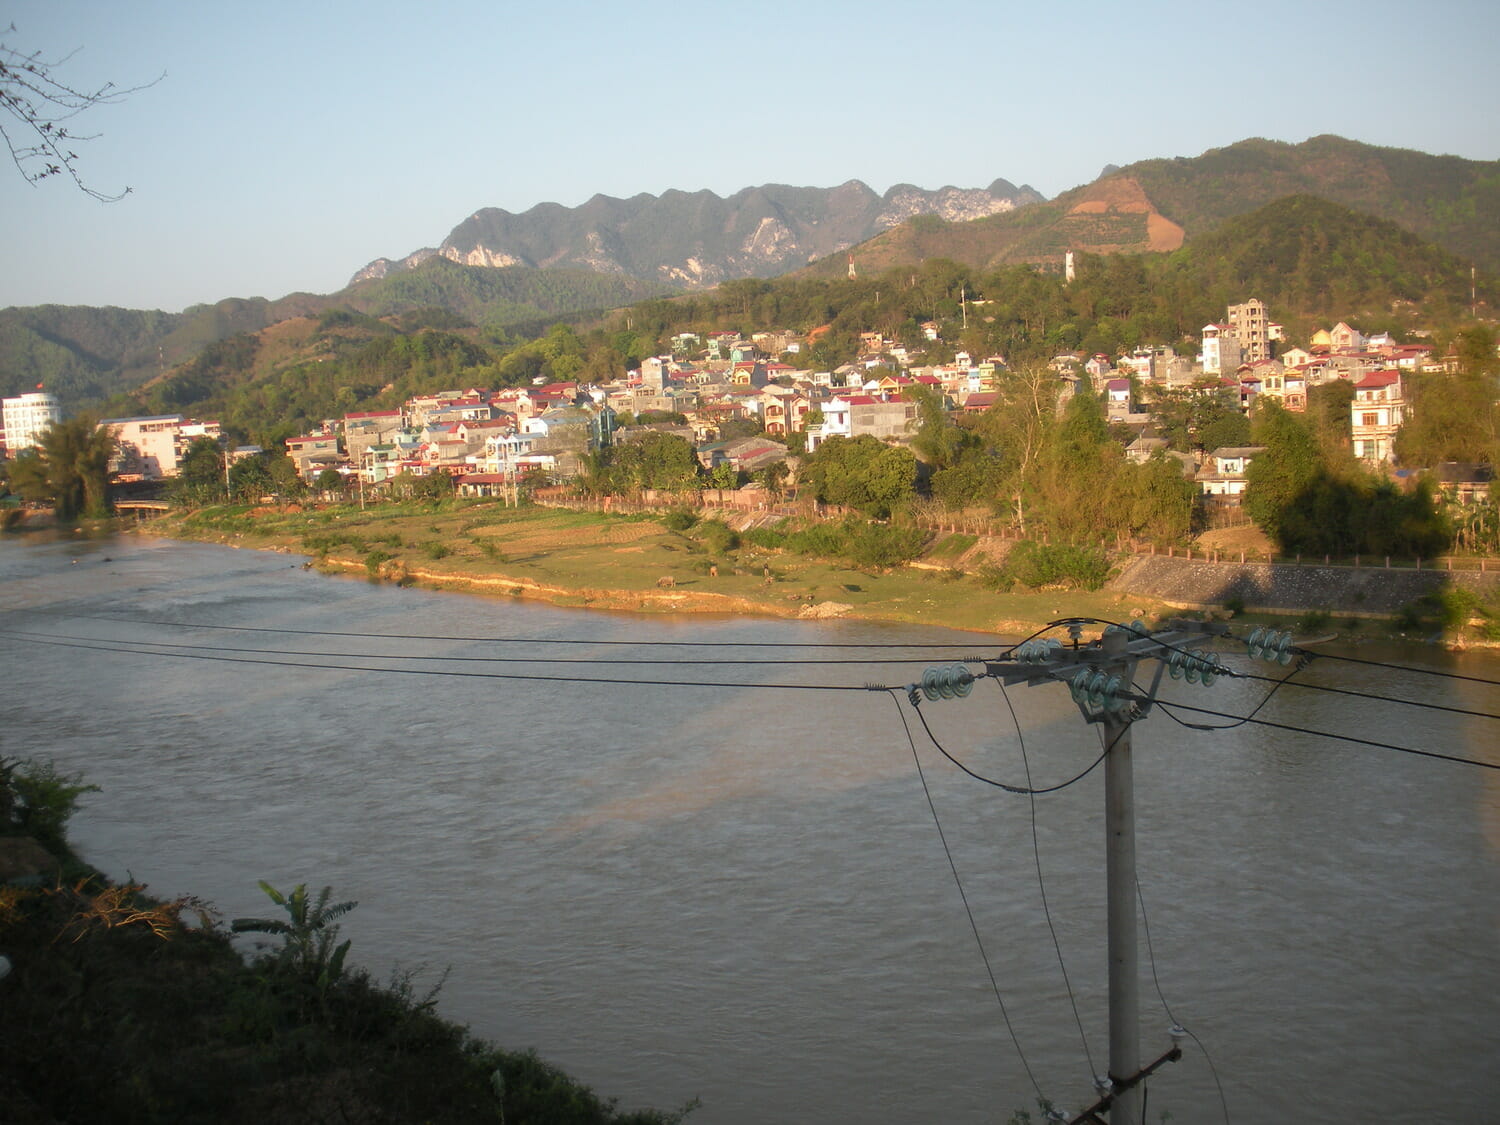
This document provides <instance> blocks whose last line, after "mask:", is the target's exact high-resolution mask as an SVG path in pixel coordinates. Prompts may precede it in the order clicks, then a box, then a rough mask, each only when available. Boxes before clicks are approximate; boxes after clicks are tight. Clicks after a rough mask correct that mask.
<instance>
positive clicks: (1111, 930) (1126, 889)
mask: <svg viewBox="0 0 1500 1125" xmlns="http://www.w3.org/2000/svg"><path fill="white" fill-rule="evenodd" d="M1067 624H1068V626H1069V630H1070V632H1071V633H1072V634H1073V644H1072V647H1069V648H1065V647H1063V646H1062V645H1061V644H1059V643H1058V642H1056V641H1028V642H1026V643H1025V644H1022V645H1019V646H1017V648H1016V649H1015V650H1014V651H1013V652H1012V653H1011V659H1009V660H1003V661H995V662H993V663H991V662H986V663H985V670H986V672H987V674H988V675H990V676H993V677H995V678H997V679H999V680H1000V681H1001V682H1002V683H1003V684H1006V685H1010V684H1018V683H1024V684H1028V685H1032V686H1035V685H1037V684H1050V683H1057V682H1059V681H1062V682H1065V683H1067V684H1068V685H1069V687H1070V689H1071V691H1072V694H1073V699H1074V701H1075V702H1076V703H1077V704H1078V708H1079V710H1080V711H1081V712H1082V713H1083V717H1084V719H1085V721H1087V722H1090V723H1099V724H1101V725H1102V727H1103V730H1104V746H1105V753H1104V836H1105V873H1106V889H1107V903H1106V908H1105V913H1106V921H1107V927H1108V951H1109V1074H1108V1075H1107V1076H1105V1075H1100V1076H1096V1078H1095V1085H1096V1087H1097V1088H1098V1090H1099V1093H1100V1098H1099V1100H1098V1101H1097V1102H1096V1103H1095V1104H1094V1105H1092V1106H1090V1107H1089V1108H1088V1109H1085V1110H1083V1111H1082V1112H1081V1113H1080V1114H1079V1115H1078V1116H1076V1117H1074V1118H1072V1119H1071V1120H1072V1121H1074V1122H1100V1121H1102V1120H1103V1119H1102V1118H1101V1117H1100V1116H1099V1114H1101V1113H1106V1112H1107V1113H1108V1114H1109V1125H1142V1123H1141V1103H1142V1092H1141V1081H1142V1080H1143V1079H1144V1078H1146V1077H1147V1076H1148V1075H1150V1074H1151V1073H1152V1072H1153V1071H1155V1070H1156V1069H1157V1068H1158V1067H1159V1066H1161V1065H1162V1064H1164V1063H1167V1062H1173V1061H1176V1060H1177V1059H1178V1058H1181V1056H1182V1052H1181V1049H1180V1048H1179V1047H1178V1046H1177V1044H1176V1043H1175V1042H1174V1043H1173V1046H1172V1049H1171V1050H1169V1051H1168V1052H1166V1053H1165V1054H1163V1055H1162V1056H1161V1057H1160V1058H1158V1059H1156V1060H1155V1061H1153V1062H1151V1063H1150V1064H1149V1065H1146V1066H1144V1067H1143V1066H1142V1065H1141V1043H1140V959H1139V955H1138V950H1137V941H1138V930H1137V923H1136V871H1135V779H1134V766H1133V760H1132V753H1133V749H1132V745H1131V731H1130V728H1131V724H1133V723H1134V722H1135V721H1136V720H1137V719H1141V718H1144V717H1145V716H1146V715H1147V714H1148V713H1149V712H1150V710H1151V705H1152V704H1153V703H1154V702H1155V699H1156V690H1157V688H1158V686H1160V684H1161V678H1162V674H1163V673H1164V672H1165V671H1167V670H1168V668H1169V667H1170V668H1171V672H1172V676H1173V678H1174V679H1175V678H1177V677H1179V676H1185V677H1186V679H1187V680H1188V682H1189V683H1199V682H1201V683H1203V684H1205V685H1207V684H1211V683H1213V681H1214V678H1215V677H1216V676H1218V675H1219V674H1221V673H1222V672H1223V668H1222V667H1221V666H1220V665H1219V664H1218V662H1217V660H1215V658H1213V657H1212V656H1210V655H1208V654H1206V653H1204V652H1203V651H1202V650H1201V649H1189V648H1188V646H1189V645H1194V644H1198V643H1201V642H1203V641H1205V640H1207V639H1209V638H1210V637H1211V636H1214V635H1218V634H1223V633H1226V632H1227V631H1228V629H1227V627H1226V626H1223V625H1217V626H1215V625H1203V624H1200V623H1198V622H1190V621H1173V622H1170V623H1169V625H1168V627H1167V629H1166V630H1164V631H1162V632H1159V633H1152V632H1150V631H1148V630H1147V629H1146V627H1145V625H1143V624H1142V623H1140V622H1135V623H1134V624H1132V625H1131V626H1129V627H1125V626H1110V627H1109V628H1108V629H1106V630H1105V633H1104V636H1103V637H1102V638H1100V640H1098V641H1095V642H1092V643H1090V644H1088V645H1084V646H1080V644H1079V635H1080V633H1081V628H1082V624H1084V623H1082V622H1069V623H1067ZM1146 658H1150V659H1154V660H1156V661H1157V662H1158V663H1157V669H1156V674H1155V676H1154V678H1153V679H1152V681H1151V685H1150V687H1149V688H1148V689H1147V690H1146V693H1145V694H1144V695H1141V694H1138V693H1137V692H1136V691H1135V689H1134V687H1133V685H1134V683H1135V672H1136V665H1137V663H1138V662H1139V661H1140V660H1142V659H1146ZM1174 1034H1175V1032H1174Z"/></svg>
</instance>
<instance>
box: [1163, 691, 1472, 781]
mask: <svg viewBox="0 0 1500 1125" xmlns="http://www.w3.org/2000/svg"><path fill="white" fill-rule="evenodd" d="M1156 706H1158V707H1160V708H1161V709H1162V711H1163V713H1164V714H1166V715H1167V717H1168V718H1170V719H1173V720H1174V721H1176V722H1178V723H1181V725H1183V726H1185V727H1189V728H1190V729H1194V730H1224V729H1227V728H1225V727H1211V726H1204V725H1201V724H1196V723H1187V722H1183V720H1182V719H1179V718H1177V716H1175V715H1173V714H1172V711H1173V709H1176V710H1181V711H1193V712H1196V713H1198V714H1200V715H1214V716H1216V717H1218V718H1220V719H1235V720H1237V722H1235V723H1233V724H1231V725H1232V726H1239V725H1240V723H1254V724H1255V725H1256V726H1262V727H1273V728H1275V729H1276V730H1284V731H1291V732H1292V733H1293V734H1311V735H1315V736H1317V737H1319V738H1333V739H1337V740H1338V741H1340V742H1352V743H1355V744H1356V745H1359V746H1371V747H1374V748H1375V749H1377V750H1395V751H1397V752H1398V753H1401V754H1415V755H1417V756H1418V757H1422V758H1436V759H1438V760H1439V761H1444V762H1457V763H1458V764H1460V765H1465V766H1481V767H1483V768H1484V769H1488V770H1500V762H1481V761H1479V760H1478V759H1476V758H1462V757H1459V756H1458V755H1456V754H1439V753H1438V752H1437V751H1436V750H1418V749H1416V748H1415V747H1411V746H1397V745H1395V744H1394V743H1390V742H1376V741H1374V740H1373V739H1369V738H1356V737H1354V735H1352V734H1334V733H1333V732H1332V731H1326V730H1311V729H1309V728H1308V727H1298V726H1292V725H1291V724H1289V723H1273V722H1272V721H1271V720H1270V719H1256V718H1252V717H1250V716H1249V715H1244V716H1241V715H1230V714H1228V713H1226V712H1224V711H1212V710H1209V709H1208V708H1206V707H1190V706H1189V705H1188V704H1186V703H1167V702H1165V701H1163V700H1160V699H1158V700H1157V701H1156Z"/></svg>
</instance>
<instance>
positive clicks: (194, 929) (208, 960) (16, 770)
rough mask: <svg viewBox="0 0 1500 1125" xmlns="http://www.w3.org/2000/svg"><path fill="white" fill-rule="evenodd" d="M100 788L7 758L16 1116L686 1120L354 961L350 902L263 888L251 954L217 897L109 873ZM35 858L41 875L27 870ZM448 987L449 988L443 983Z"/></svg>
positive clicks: (413, 983)
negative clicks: (85, 820)
mask: <svg viewBox="0 0 1500 1125" xmlns="http://www.w3.org/2000/svg"><path fill="white" fill-rule="evenodd" d="M91 791H94V790H93V787H91V786H88V785H86V784H85V783H84V782H83V781H82V780H81V779H80V778H78V777H73V776H68V775H65V774H61V773H59V772H58V771H56V770H55V769H53V768H52V767H50V766H48V765H46V764H44V763H35V762H26V761H16V760H14V759H0V856H3V857H4V860H5V864H6V868H7V869H6V871H5V873H4V878H3V879H0V952H3V953H4V955H5V956H6V957H8V958H9V960H10V962H11V963H12V966H13V967H12V970H11V972H10V973H9V974H8V976H6V977H4V978H0V1001H3V1013H4V1014H3V1016H0V1048H3V1049H0V1105H3V1106H4V1107H5V1108H4V1114H3V1116H4V1118H5V1120H6V1121H7V1122H10V1123H11V1125H44V1123H46V1125H51V1123H53V1122H58V1121H112V1122H174V1123H175V1122H215V1123H230V1125H233V1123H238V1122H243V1123H246V1125H249V1123H251V1122H255V1123H263V1122H283V1121H284V1122H293V1121H295V1122H304V1121H346V1122H354V1121H357V1122H370V1123H384V1122H408V1121H410V1122H417V1121H443V1122H455V1123H458V1122H481V1121H482V1122H495V1121H506V1122H510V1123H512V1125H516V1123H520V1122H540V1123H545V1125H596V1123H598V1125H604V1123H612V1125H671V1123H675V1122H678V1121H681V1120H682V1118H683V1117H684V1116H685V1115H686V1113H687V1112H688V1110H689V1109H690V1108H691V1107H690V1106H689V1107H685V1108H684V1109H683V1110H681V1111H678V1112H671V1113H668V1112H661V1111H657V1110H650V1109H647V1110H637V1111H623V1110H620V1109H618V1108H617V1107H616V1106H615V1105H614V1103H612V1102H610V1101H607V1100H605V1099H603V1098H600V1097H599V1096H598V1095H596V1094H594V1093H593V1092H592V1091H591V1090H589V1089H588V1088H586V1087H584V1086H582V1085H580V1084H579V1083H577V1082H576V1081H574V1080H573V1079H571V1078H569V1077H568V1076H567V1075H566V1074H564V1073H563V1072H562V1071H560V1070H558V1069H557V1068H556V1067H554V1066H552V1065H550V1064H549V1063H547V1062H545V1061H544V1060H542V1059H540V1058H538V1057H537V1056H536V1055H535V1054H534V1053H531V1052H525V1051H511V1050H504V1049H501V1048H499V1047H497V1046H495V1045H494V1044H491V1043H487V1042H484V1041H482V1040H479V1039H476V1038H474V1037H473V1036H471V1035H470V1034H469V1033H468V1032H467V1031H466V1030H465V1029H464V1028H462V1027H459V1026H457V1025H455V1024H452V1023H449V1022H447V1021H446V1020H443V1019H441V1018H440V1017H438V1016H437V1015H436V1013H435V1011H434V1006H435V1003H436V1000H437V994H438V987H437V986H436V985H434V986H431V987H427V988H421V987H419V985H418V983H417V980H416V978H415V975H414V974H413V973H411V972H397V973H395V974H393V975H392V977H391V978H390V979H389V980H388V981H386V982H383V983H382V982H380V981H377V980H376V979H375V978H374V977H373V976H372V975H371V974H370V973H369V972H368V971H367V970H365V969H362V968H358V967H355V966H353V965H352V964H351V963H349V962H347V961H346V956H347V955H348V953H349V949H350V945H351V942H350V941H349V940H343V941H340V940H339V938H340V934H339V928H340V920H341V918H342V916H343V915H345V914H347V913H348V912H349V911H350V910H352V909H353V907H354V903H352V902H348V903H330V902H329V898H330V892H329V891H328V889H326V888H325V889H324V890H323V891H322V892H321V893H316V894H309V892H308V890H307V888H306V887H305V886H299V887H297V888H295V889H294V890H292V891H290V892H289V893H286V894H283V893H282V892H280V891H278V890H276V889H275V888H273V887H270V886H269V885H268V884H265V883H262V884H261V886H262V888H263V889H264V890H265V891H266V894H267V895H268V896H269V898H270V900H271V904H272V905H273V906H275V907H278V908H280V911H281V914H282V916H280V917H275V916H273V917H271V918H248V919H238V920H236V921H235V922H234V924H233V930H234V931H241V932H258V933H263V934H268V935H270V936H271V937H272V938H273V939H279V942H278V941H273V942H272V943H271V944H270V945H269V946H267V947H262V948H261V949H260V950H259V951H258V952H257V953H256V954H255V955H253V956H252V957H250V958H249V959H248V960H247V959H246V958H244V957H242V956H241V954H240V952H239V951H238V950H236V949H235V947H234V946H233V945H232V944H231V940H230V935H231V929H230V928H227V927H225V926H224V924H223V920H222V919H221V918H220V917H219V916H218V914H217V913H216V912H215V911H214V909H213V907H212V906H211V905H210V904H208V903H205V902H202V901H200V900H199V899H196V898H193V897H191V896H181V897H178V898H175V899H171V900H163V899H161V898H158V897H155V896H153V895H151V894H150V893H149V891H148V889H147V888H146V887H144V886H142V885H140V884H137V883H134V882H127V883H113V882H111V881H110V880H109V879H107V878H106V877H105V876H103V875H102V874H101V873H100V872H98V871H96V870H94V869H93V868H91V867H89V866H88V865H87V864H86V863H84V862H83V861H82V860H81V859H80V858H79V857H78V856H77V855H76V854H74V852H73V851H72V849H71V848H70V847H69V844H68V841H67V838H66V833H65V829H66V823H67V819H68V816H69V814H70V813H71V812H72V811H73V809H74V808H75V806H76V804H77V802H78V800H79V798H80V797H81V796H83V795H84V794H85V793H88V792H91ZM22 868H25V869H26V870H24V871H23V870H22ZM440 983H441V981H439V984H440Z"/></svg>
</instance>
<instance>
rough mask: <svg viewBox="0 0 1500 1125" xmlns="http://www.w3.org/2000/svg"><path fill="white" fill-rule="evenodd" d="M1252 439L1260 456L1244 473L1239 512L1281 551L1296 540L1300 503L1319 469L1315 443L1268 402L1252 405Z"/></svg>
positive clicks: (1320, 461) (1290, 416) (1300, 425)
mask: <svg viewBox="0 0 1500 1125" xmlns="http://www.w3.org/2000/svg"><path fill="white" fill-rule="evenodd" d="M1253 432H1254V437H1255V443H1256V444H1257V445H1263V446H1265V447H1266V448H1265V451H1264V452H1263V453H1260V454H1257V455H1256V457H1255V459H1254V460H1252V461H1251V462H1250V464H1249V465H1248V466H1247V467H1246V469H1245V481H1246V484H1245V496H1244V507H1245V514H1246V515H1248V516H1249V517H1250V518H1251V519H1252V520H1253V521H1255V525H1256V526H1257V527H1258V528H1260V529H1261V530H1262V531H1264V532H1265V533H1266V534H1267V535H1269V536H1270V537H1271V538H1272V539H1274V540H1275V541H1276V542H1277V543H1278V544H1279V545H1280V546H1281V548H1282V550H1288V549H1295V548H1296V546H1297V545H1299V544H1300V543H1301V541H1302V528H1301V520H1300V518H1299V516H1300V512H1299V507H1300V501H1302V499H1303V498H1304V497H1305V496H1306V495H1307V493H1308V491H1309V489H1310V488H1311V487H1312V485H1313V482H1314V481H1315V480H1316V479H1317V478H1318V476H1319V474H1320V473H1321V472H1322V471H1323V469H1324V463H1323V458H1322V457H1321V455H1320V453H1319V450H1318V443H1317V441H1316V440H1314V438H1313V436H1312V434H1311V433H1309V432H1308V429H1307V427H1306V426H1305V425H1304V424H1303V422H1302V420H1301V419H1299V418H1298V417H1297V416H1296V415H1294V414H1291V413H1289V412H1288V411H1286V410H1284V409H1282V407H1281V406H1280V405H1278V404H1277V403H1276V402H1274V401H1272V400H1270V399H1262V400H1261V401H1260V402H1259V403H1257V404H1256V412H1255V419H1254V431H1253Z"/></svg>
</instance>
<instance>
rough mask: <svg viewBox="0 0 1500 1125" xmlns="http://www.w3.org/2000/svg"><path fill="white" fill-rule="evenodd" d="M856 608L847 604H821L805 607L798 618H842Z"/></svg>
mask: <svg viewBox="0 0 1500 1125" xmlns="http://www.w3.org/2000/svg"><path fill="white" fill-rule="evenodd" d="M853 608H854V607H853V606H852V605H849V604H848V603H847V602H819V603H818V604H817V605H805V606H803V607H802V609H801V611H800V612H799V613H798V614H797V616H798V617H842V616H844V614H846V613H848V612H849V611H850V610H852V609H853Z"/></svg>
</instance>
